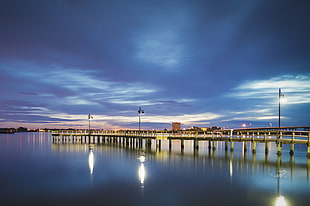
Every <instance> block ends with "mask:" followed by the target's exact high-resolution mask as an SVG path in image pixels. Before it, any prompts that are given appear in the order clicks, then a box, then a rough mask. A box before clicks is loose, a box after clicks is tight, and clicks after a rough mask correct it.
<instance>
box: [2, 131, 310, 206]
mask: <svg viewBox="0 0 310 206" xmlns="http://www.w3.org/2000/svg"><path fill="white" fill-rule="evenodd" d="M50 139H51V138H50V134H48V133H18V134H14V135H3V134H1V135H0V163H1V170H0V182H1V185H0V192H1V194H2V195H1V199H0V204H1V203H3V204H1V205H18V204H26V203H29V204H31V205H68V204H69V205H71V204H72V205H73V204H74V205H87V204H90V203H91V205H178V206H179V205H240V206H242V205H260V206H261V205H289V206H292V205H298V206H300V205H301V206H302V205H308V203H307V199H308V196H309V195H310V185H309V174H310V169H309V168H310V166H309V165H310V161H309V159H307V158H306V156H305V149H304V148H303V147H300V146H296V150H295V155H294V156H290V155H289V147H288V148H286V147H283V154H282V156H277V155H276V148H275V146H274V145H272V144H271V145H270V152H269V154H268V155H265V150H264V145H263V144H258V145H257V152H256V153H255V154H252V152H251V146H250V144H248V145H244V144H241V143H239V144H237V143H236V144H235V149H234V150H233V151H230V150H228V151H225V146H224V143H223V142H217V143H216V145H215V147H216V149H215V150H214V149H209V148H208V146H209V145H208V142H200V144H199V150H198V151H195V150H194V148H193V142H192V141H185V145H184V146H185V147H184V150H182V149H181V143H180V141H178V140H175V141H172V147H171V149H169V143H168V141H166V140H162V142H161V143H162V144H161V147H160V149H159V148H157V147H156V144H155V142H153V144H152V147H151V148H150V149H145V148H133V147H130V146H120V145H113V144H111V143H109V144H106V145H87V144H53V143H52V142H51V140H50ZM245 146H247V149H248V150H247V151H244V147H245Z"/></svg>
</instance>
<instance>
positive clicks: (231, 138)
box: [52, 127, 310, 157]
mask: <svg viewBox="0 0 310 206" xmlns="http://www.w3.org/2000/svg"><path fill="white" fill-rule="evenodd" d="M296 128H297V127H296ZM296 128H291V127H290V128H281V130H279V129H278V128H253V129H223V130H214V131H155V130H154V131H152V130H141V131H137V130H117V131H114V130H54V131H52V141H53V143H55V144H60V143H63V144H69V143H72V144H104V143H106V142H110V143H115V144H119V145H130V146H135V147H137V148H143V145H144V147H145V148H150V147H151V145H152V144H156V148H157V147H158V148H160V147H161V140H168V141H169V150H170V149H171V147H172V141H173V140H179V141H181V150H184V141H186V140H192V141H193V142H194V144H193V147H194V150H199V142H200V141H208V142H209V144H208V148H209V149H214V150H215V149H216V142H217V141H221V142H225V150H228V149H229V147H230V150H231V151H233V150H234V143H235V142H245V143H247V142H249V144H251V147H250V148H251V149H252V152H253V153H255V152H256V144H257V143H263V144H265V152H266V153H268V152H269V145H270V143H274V144H276V145H277V154H278V155H281V154H282V145H283V144H289V145H290V154H291V155H293V154H294V148H295V145H296V144H303V145H305V146H306V147H307V154H306V155H307V156H308V157H310V131H309V127H304V129H303V130H302V131H301V130H296ZM244 145H245V147H244V148H243V149H244V150H245V151H247V150H248V148H247V144H244Z"/></svg>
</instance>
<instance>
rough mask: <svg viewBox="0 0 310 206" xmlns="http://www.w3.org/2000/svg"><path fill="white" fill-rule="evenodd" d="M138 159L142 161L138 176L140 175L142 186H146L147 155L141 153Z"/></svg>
mask: <svg viewBox="0 0 310 206" xmlns="http://www.w3.org/2000/svg"><path fill="white" fill-rule="evenodd" d="M138 159H139V161H140V165H139V170H138V176H139V180H140V184H141V188H144V180H145V173H146V172H145V167H144V162H145V156H143V155H141V156H140V157H139V158H138Z"/></svg>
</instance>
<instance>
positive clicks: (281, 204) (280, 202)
mask: <svg viewBox="0 0 310 206" xmlns="http://www.w3.org/2000/svg"><path fill="white" fill-rule="evenodd" d="M276 206H287V204H286V201H285V198H284V196H282V195H280V196H279V197H277V200H276Z"/></svg>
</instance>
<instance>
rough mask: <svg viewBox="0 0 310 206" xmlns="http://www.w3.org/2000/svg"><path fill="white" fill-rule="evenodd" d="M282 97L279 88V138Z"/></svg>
mask: <svg viewBox="0 0 310 206" xmlns="http://www.w3.org/2000/svg"><path fill="white" fill-rule="evenodd" d="M283 99H284V94H283V93H282V92H281V88H279V120H278V124H279V125H278V126H279V138H280V130H281V101H283Z"/></svg>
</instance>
